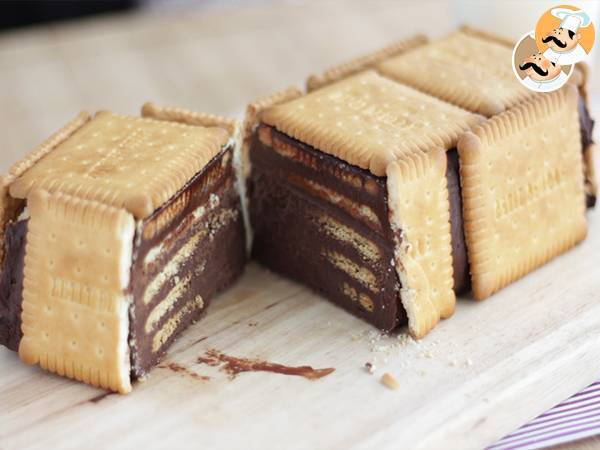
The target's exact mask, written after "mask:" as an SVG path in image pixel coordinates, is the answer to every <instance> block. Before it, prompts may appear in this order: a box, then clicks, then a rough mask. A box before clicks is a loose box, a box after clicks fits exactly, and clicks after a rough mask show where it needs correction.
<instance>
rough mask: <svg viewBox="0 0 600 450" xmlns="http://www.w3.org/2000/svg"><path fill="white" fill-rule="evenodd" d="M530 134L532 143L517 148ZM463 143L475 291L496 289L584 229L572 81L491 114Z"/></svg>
mask: <svg viewBox="0 0 600 450" xmlns="http://www.w3.org/2000/svg"><path fill="white" fill-rule="evenodd" d="M558 124H560V125H561V126H558ZM525 140H528V141H529V142H530V147H529V148H528V150H527V151H526V152H522V151H518V150H519V149H520V148H522V143H523V142H524V141H525ZM458 150H459V155H460V162H461V164H460V167H461V184H462V188H463V210H464V229H465V238H466V241H467V246H468V249H469V262H470V269H471V277H472V285H473V292H474V296H475V297H476V298H478V299H483V298H486V297H488V296H490V295H491V294H493V293H494V292H496V291H497V290H499V289H500V288H502V287H504V286H506V285H507V284H509V283H511V282H512V281H515V280H516V279H518V278H521V277H522V276H524V275H525V274H527V273H529V272H531V271H532V270H533V269H535V268H537V267H539V266H541V265H542V264H544V263H546V262H547V261H548V260H550V259H551V258H553V257H554V256H556V255H558V254H560V253H562V252H564V251H565V250H567V249H568V248H570V247H572V246H573V245H575V244H576V243H577V242H579V241H581V240H582V239H583V238H584V237H585V235H586V231H587V222H586V218H585V198H584V191H583V167H582V152H581V141H580V139H579V119H578V112H577V92H576V90H575V88H574V87H573V86H567V88H565V89H561V90H559V91H555V92H553V93H550V94H544V95H542V96H536V97H535V98H533V99H532V100H530V101H527V102H525V103H524V104H522V105H519V106H516V107H514V108H511V109H509V110H508V111H506V112H505V113H503V114H500V115H498V116H496V117H494V118H492V119H490V120H489V121H487V122H486V123H485V124H484V125H482V126H481V127H479V128H477V129H476V130H475V132H474V133H468V134H466V135H465V136H463V137H462V138H461V140H460V141H459V144H458ZM511 153H512V155H511ZM509 155H510V156H509ZM530 168H535V170H530ZM510 178H512V180H513V181H512V182H511V183H507V180H509V179H510Z"/></svg>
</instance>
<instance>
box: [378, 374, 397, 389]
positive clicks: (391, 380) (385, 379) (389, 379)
mask: <svg viewBox="0 0 600 450" xmlns="http://www.w3.org/2000/svg"><path fill="white" fill-rule="evenodd" d="M381 383H382V384H383V385H384V386H386V387H388V388H389V389H392V390H393V391H396V390H398V389H399V388H400V383H398V380H397V379H396V378H395V377H394V376H393V375H392V374H390V373H389V372H386V373H384V374H383V375H382V376H381Z"/></svg>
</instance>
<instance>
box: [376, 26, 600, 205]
mask: <svg viewBox="0 0 600 450" xmlns="http://www.w3.org/2000/svg"><path fill="white" fill-rule="evenodd" d="M512 48H513V44H510V42H509V41H508V40H507V39H503V38H501V37H497V36H494V35H491V34H489V33H487V32H482V31H478V30H474V29H472V28H463V29H462V30H461V31H460V32H455V33H452V34H450V35H448V36H444V37H442V38H440V39H438V40H436V41H433V42H430V43H428V44H425V45H422V46H419V47H418V48H415V49H414V50H412V51H407V52H404V53H402V54H399V55H396V56H394V57H392V58H388V59H387V60H385V61H383V62H381V63H380V64H379V65H378V66H377V70H378V71H379V72H380V73H382V74H384V75H385V76H388V77H390V78H392V79H394V80H397V81H400V82H402V83H405V84H407V85H409V86H412V87H414V88H415V89H418V90H420V91H422V92H426V93H428V94H430V95H433V96H435V97H438V98H440V99H442V100H445V101H447V102H449V103H453V104H455V105H457V106H460V107H462V108H465V109H467V110H469V111H472V112H476V113H479V114H483V115H485V116H487V117H492V116H494V115H496V114H499V113H501V112H503V111H506V110H507V109H509V108H511V107H513V106H515V105H518V104H519V103H521V102H523V101H525V100H528V99H530V98H532V97H534V96H538V95H540V94H537V93H535V92H533V91H530V90H528V89H527V88H525V87H524V86H522V85H521V84H520V83H519V82H518V81H517V79H516V77H515V76H514V73H513V70H512V66H511V61H512ZM570 82H571V83H574V84H576V85H577V86H578V88H579V93H580V99H579V120H580V127H581V131H582V133H581V138H580V139H581V142H582V151H583V153H584V174H585V190H586V202H587V205H588V207H593V206H594V205H595V203H596V193H597V182H596V177H595V174H594V163H593V148H594V146H593V142H592V129H593V125H594V121H593V120H592V119H591V118H590V115H589V107H588V105H587V83H588V70H587V66H586V65H585V64H584V63H581V64H578V65H577V66H576V68H575V73H574V74H573V75H572V76H571V78H570ZM542 95H543V94H542ZM578 136H579V135H578Z"/></svg>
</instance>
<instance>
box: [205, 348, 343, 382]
mask: <svg viewBox="0 0 600 450" xmlns="http://www.w3.org/2000/svg"><path fill="white" fill-rule="evenodd" d="M198 362H199V363H203V364H206V365H209V366H211V367H220V370H222V371H224V372H226V373H227V374H228V375H229V377H230V378H231V379H233V378H235V377H236V376H237V375H239V374H240V373H242V372H272V373H278V374H281V375H292V376H299V377H304V378H306V379H308V380H318V379H319V378H323V377H326V376H327V375H329V374H331V373H332V372H334V371H335V369H334V368H331V367H330V368H326V369H313V368H312V367H311V366H298V367H290V366H285V365H283V364H277V363H272V362H267V361H261V360H257V359H247V358H236V357H234V356H229V355H226V354H224V353H221V352H219V351H217V350H214V349H211V350H208V351H207V352H206V353H205V354H204V356H201V357H199V358H198Z"/></svg>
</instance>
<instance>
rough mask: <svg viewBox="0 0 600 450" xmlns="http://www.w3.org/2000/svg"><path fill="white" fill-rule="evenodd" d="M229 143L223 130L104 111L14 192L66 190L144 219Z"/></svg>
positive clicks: (57, 148)
mask: <svg viewBox="0 0 600 450" xmlns="http://www.w3.org/2000/svg"><path fill="white" fill-rule="evenodd" d="M184 134H185V136H184ZM228 139H229V134H228V132H227V131H226V130H225V129H223V128H217V127H213V128H204V127H199V126H188V125H184V124H180V123H177V122H166V121H159V120H153V119H144V118H136V117H129V116H123V115H119V114H113V113H109V112H101V113H98V114H97V115H96V116H95V117H94V118H93V119H92V120H91V121H89V122H87V123H86V124H84V125H83V126H81V127H79V128H78V129H77V130H76V131H75V132H74V133H73V134H71V135H70V136H69V138H68V139H66V140H64V141H62V142H60V143H59V144H58V145H57V146H55V147H54V148H53V150H52V151H51V152H49V153H48V154H46V155H45V157H44V158H42V159H39V160H38V161H37V162H36V163H35V164H34V165H32V166H31V167H29V168H28V169H27V170H25V171H24V172H23V173H22V174H21V175H20V176H18V178H16V179H15V180H14V181H13V183H12V184H11V186H10V193H11V195H12V196H14V197H17V198H26V197H27V195H28V194H29V192H31V191H32V190H34V189H44V190H47V191H49V192H62V193H66V194H70V195H73V196H76V197H79V198H84V199H89V200H95V201H98V202H101V203H104V204H108V205H112V206H117V207H125V208H126V209H127V210H128V211H130V212H131V213H132V214H133V215H134V216H135V217H136V218H138V219H142V218H145V217H147V216H149V215H150V214H151V213H152V212H153V211H154V210H155V209H157V208H158V207H159V206H161V205H162V204H163V203H164V202H166V201H167V200H168V199H169V198H170V197H172V196H173V195H174V194H175V193H177V191H179V189H181V188H182V187H183V186H184V185H185V183H187V182H188V180H189V179H190V178H191V177H192V176H193V175H194V174H195V173H197V172H198V171H200V170H201V169H202V168H203V167H204V166H205V165H206V164H207V163H208V162H209V161H210V160H211V158H212V157H213V156H215V155H216V154H217V153H218V152H219V151H220V150H221V149H222V148H223V147H224V146H225V145H226V143H227V141H228ZM142 170H145V171H146V172H150V173H152V174H153V175H152V176H151V177H148V176H145V175H143V174H142V173H141V171H142Z"/></svg>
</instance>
